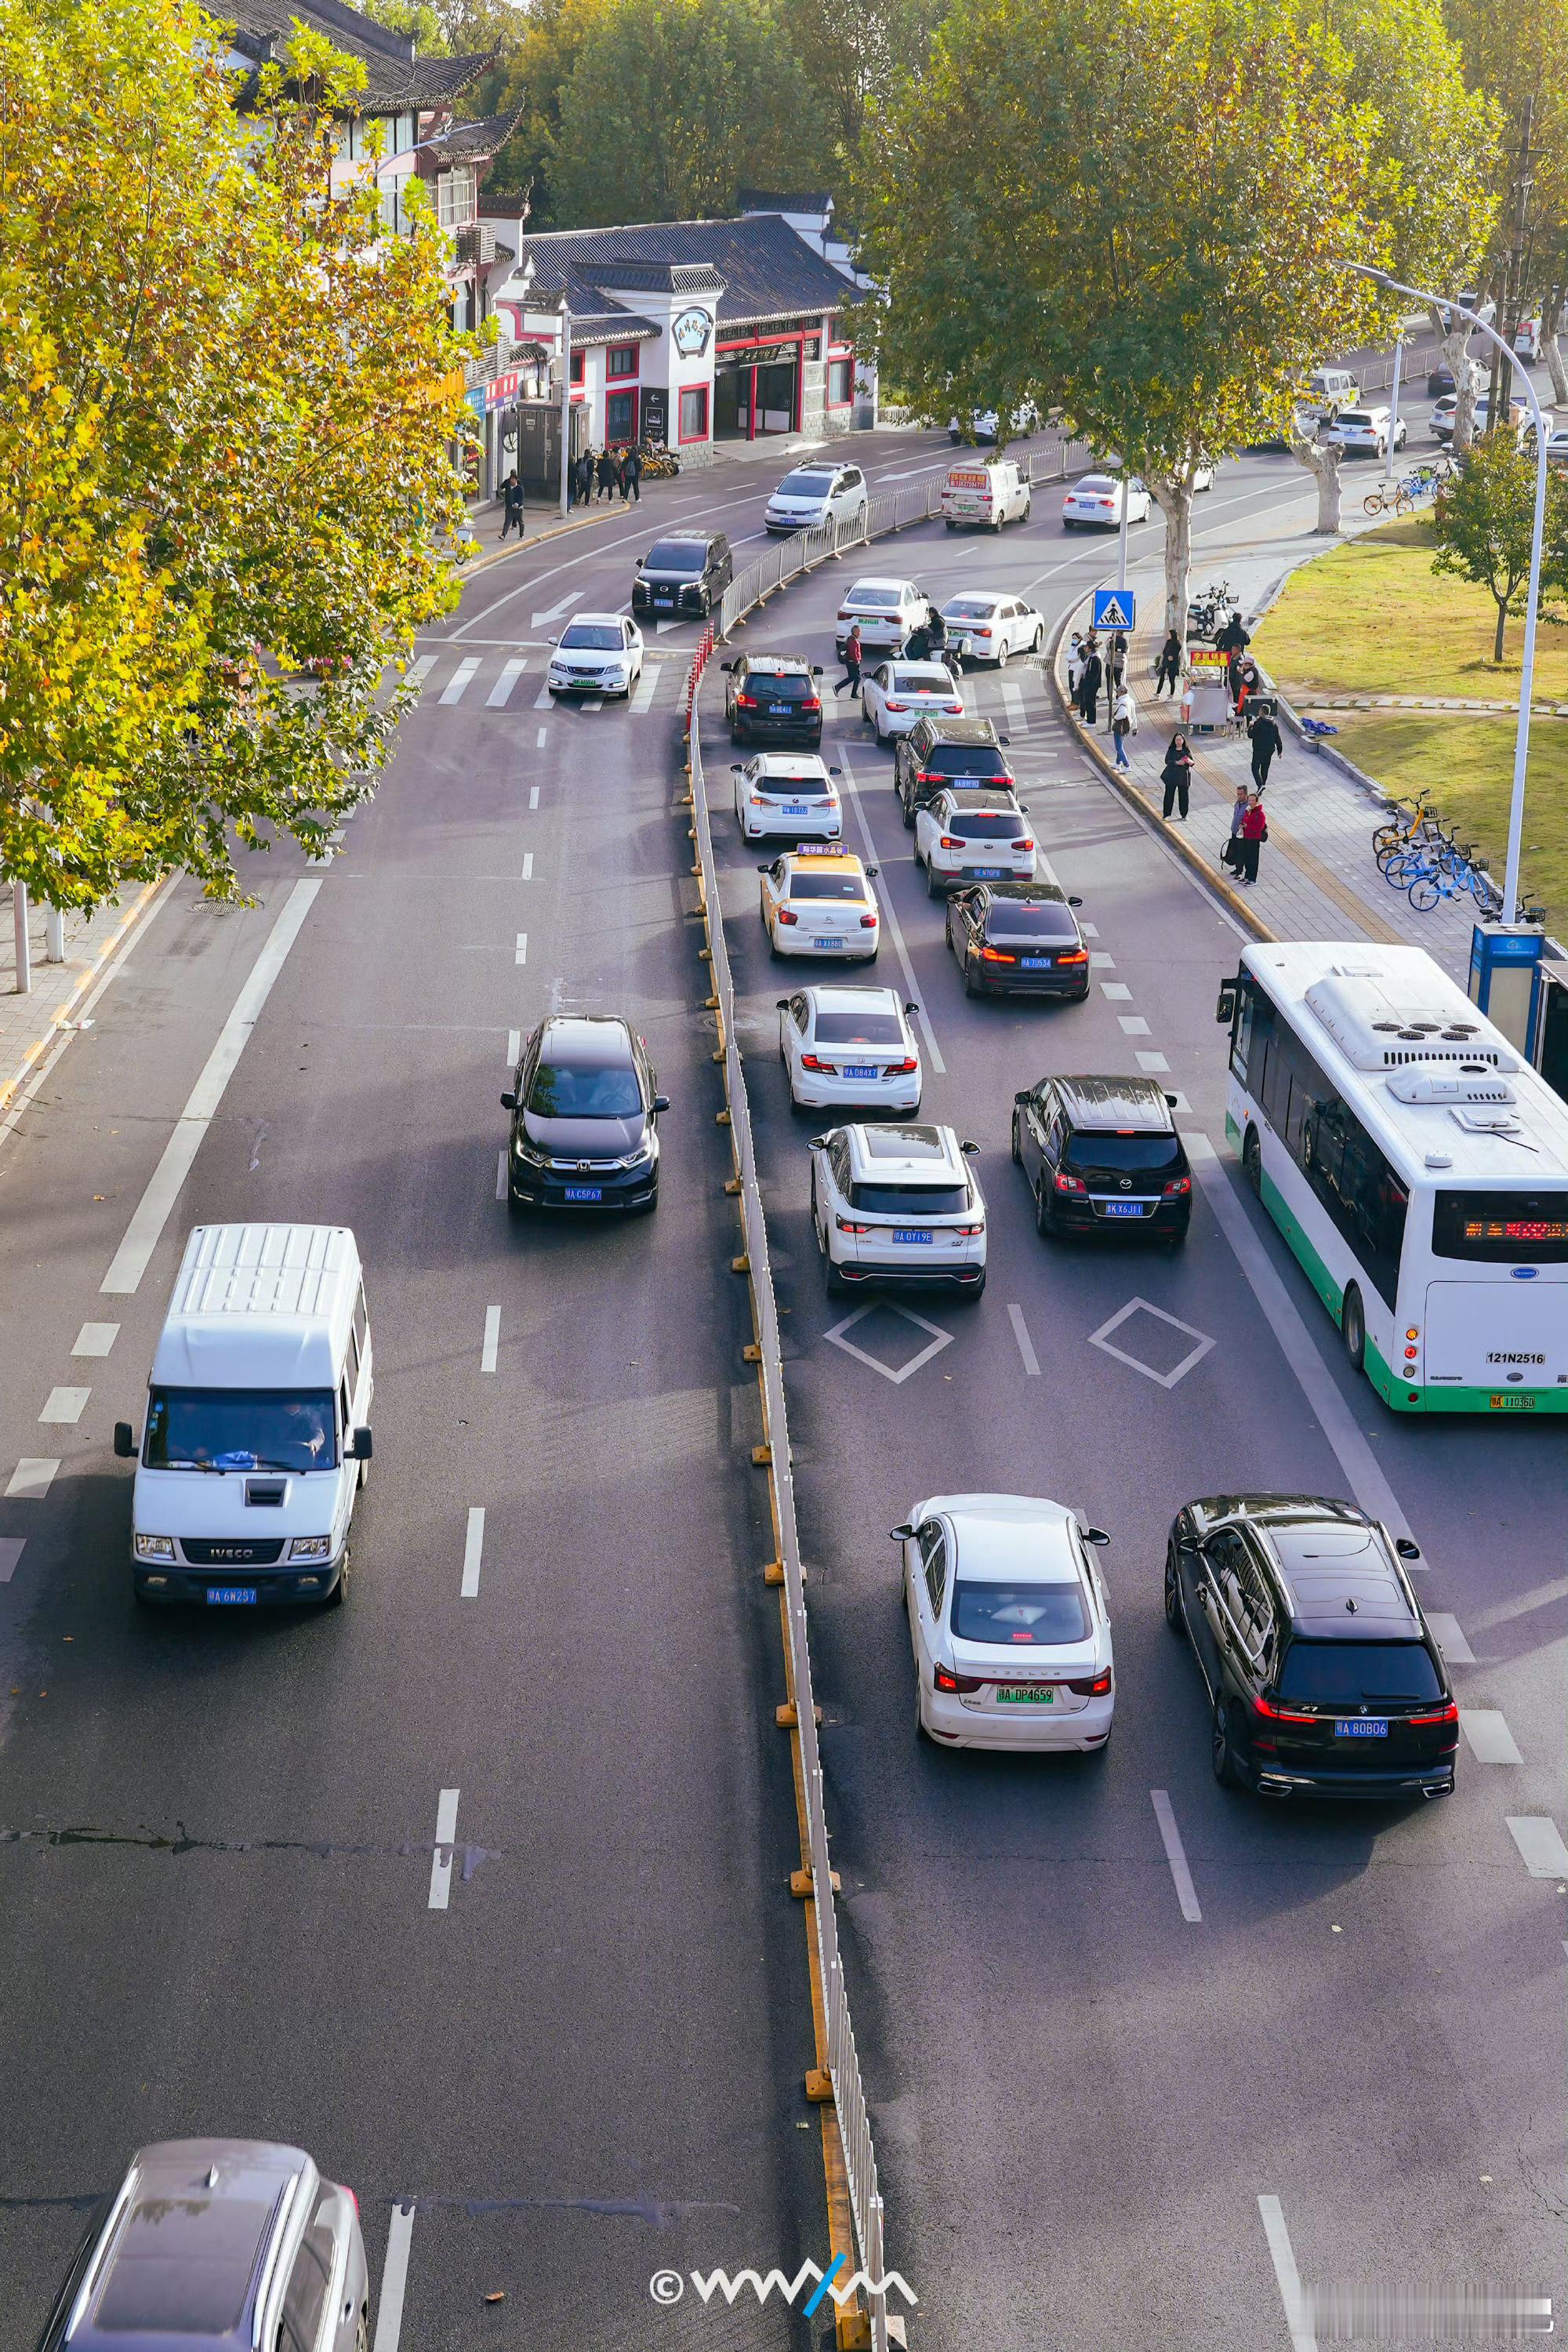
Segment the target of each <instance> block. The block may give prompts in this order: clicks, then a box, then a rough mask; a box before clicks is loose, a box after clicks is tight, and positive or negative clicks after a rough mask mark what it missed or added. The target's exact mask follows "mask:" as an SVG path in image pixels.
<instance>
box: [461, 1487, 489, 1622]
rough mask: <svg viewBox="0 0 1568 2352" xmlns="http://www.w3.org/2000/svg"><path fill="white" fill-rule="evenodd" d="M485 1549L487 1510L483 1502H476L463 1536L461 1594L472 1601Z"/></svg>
mask: <svg viewBox="0 0 1568 2352" xmlns="http://www.w3.org/2000/svg"><path fill="white" fill-rule="evenodd" d="M484 1549H485V1512H484V1506H483V1504H482V1503H476V1504H475V1505H474V1506H473V1507H471V1508H470V1510H469V1512H468V1532H467V1533H466V1535H465V1536H464V1538H463V1581H462V1585H461V1588H460V1590H461V1595H462V1598H463V1599H464V1600H465V1601H471V1600H472V1599H473V1598H474V1595H475V1594H476V1593H477V1592H478V1591H479V1563H480V1561H481V1560H482V1559H483V1558H484Z"/></svg>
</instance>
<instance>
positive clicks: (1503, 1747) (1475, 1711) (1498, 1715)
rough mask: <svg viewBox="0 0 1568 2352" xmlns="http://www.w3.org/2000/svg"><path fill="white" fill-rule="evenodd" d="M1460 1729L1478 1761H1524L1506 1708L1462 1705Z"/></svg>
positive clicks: (1490, 1762)
mask: <svg viewBox="0 0 1568 2352" xmlns="http://www.w3.org/2000/svg"><path fill="white" fill-rule="evenodd" d="M1459 1729H1460V1730H1461V1731H1462V1732H1463V1733H1464V1735H1465V1744H1466V1746H1467V1747H1468V1748H1469V1751H1470V1754H1471V1755H1472V1756H1473V1757H1474V1758H1475V1759H1476V1762H1477V1763H1478V1764H1522V1763H1523V1761H1524V1759H1523V1757H1522V1756H1521V1754H1520V1752H1519V1748H1518V1745H1517V1743H1516V1742H1515V1739H1514V1736H1513V1734H1512V1732H1511V1731H1510V1729H1509V1727H1508V1724H1507V1722H1506V1721H1505V1719H1504V1717H1503V1714H1502V1710H1501V1709H1500V1707H1495V1706H1462V1707H1461V1708H1460V1709H1459Z"/></svg>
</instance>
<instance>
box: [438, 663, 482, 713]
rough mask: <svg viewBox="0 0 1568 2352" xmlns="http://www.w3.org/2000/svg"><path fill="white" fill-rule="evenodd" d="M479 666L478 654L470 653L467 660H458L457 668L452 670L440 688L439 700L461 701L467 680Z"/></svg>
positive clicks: (465, 691)
mask: <svg viewBox="0 0 1568 2352" xmlns="http://www.w3.org/2000/svg"><path fill="white" fill-rule="evenodd" d="M478 667H479V656H478V654H470V655H469V656H468V660H467V661H460V662H459V663H458V667H457V668H456V669H455V670H454V671H453V672H452V675H451V677H450V678H449V679H448V681H447V684H446V685H445V686H444V687H443V688H441V693H440V700H441V701H442V702H461V700H462V698H463V697H464V695H465V694H466V693H467V691H468V680H469V679H470V678H471V677H473V674H474V672H475V671H476V670H477V669H478Z"/></svg>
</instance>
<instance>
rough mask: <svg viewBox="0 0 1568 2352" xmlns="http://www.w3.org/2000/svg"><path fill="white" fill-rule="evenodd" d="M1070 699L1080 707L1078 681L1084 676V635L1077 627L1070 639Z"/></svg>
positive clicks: (1074, 707)
mask: <svg viewBox="0 0 1568 2352" xmlns="http://www.w3.org/2000/svg"><path fill="white" fill-rule="evenodd" d="M1067 671H1068V701H1069V702H1070V703H1071V704H1072V706H1073V709H1075V710H1076V709H1078V682H1079V678H1080V677H1082V676H1083V636H1082V633H1081V632H1080V631H1079V630H1078V629H1075V630H1074V631H1073V633H1072V635H1071V636H1070V637H1069V638H1068V660H1067Z"/></svg>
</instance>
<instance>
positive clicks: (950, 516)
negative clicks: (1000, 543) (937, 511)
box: [942, 457, 1030, 530]
mask: <svg viewBox="0 0 1568 2352" xmlns="http://www.w3.org/2000/svg"><path fill="white" fill-rule="evenodd" d="M1029 505H1030V494H1029V485H1028V483H1027V482H1026V480H1025V479H1024V477H1023V475H1022V474H1021V473H1020V472H1019V470H1018V468H1017V467H1016V465H1015V464H1014V462H1013V460H1012V458H1011V457H972V458H970V459H968V460H967V461H966V462H965V463H964V464H963V465H958V466H954V467H952V470H951V471H950V473H949V475H948V478H947V479H946V481H945V482H944V483H943V484H942V520H943V522H945V523H946V525H947V527H948V529H949V530H957V529H958V526H959V524H960V523H961V522H968V523H973V524H975V525H976V526H977V527H978V528H982V529H984V530H1001V528H1002V526H1003V524H1004V523H1005V522H1027V521H1028V520H1029Z"/></svg>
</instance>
